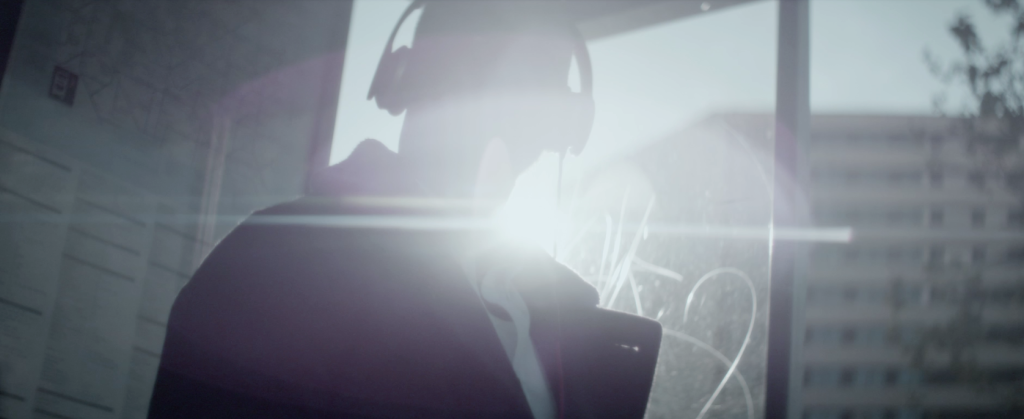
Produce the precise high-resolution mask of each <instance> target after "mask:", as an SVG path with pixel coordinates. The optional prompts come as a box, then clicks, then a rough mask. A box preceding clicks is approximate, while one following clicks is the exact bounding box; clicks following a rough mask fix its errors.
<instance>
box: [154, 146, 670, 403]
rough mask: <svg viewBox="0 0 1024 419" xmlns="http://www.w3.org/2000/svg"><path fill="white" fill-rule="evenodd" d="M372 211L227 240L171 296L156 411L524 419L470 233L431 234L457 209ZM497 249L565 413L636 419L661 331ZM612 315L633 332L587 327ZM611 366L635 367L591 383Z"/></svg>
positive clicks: (566, 274)
mask: <svg viewBox="0 0 1024 419" xmlns="http://www.w3.org/2000/svg"><path fill="white" fill-rule="evenodd" d="M363 154H366V152H365V151H364V152H363ZM371 160H372V159H371ZM383 160H385V161H386V160H387V158H383ZM354 163H358V161H354ZM350 166H352V164H350ZM369 166H373V165H372V164H370V165H369ZM350 172H351V171H350ZM355 172H356V173H358V172H360V170H355ZM350 177H351V176H350ZM356 179H357V183H364V182H362V181H361V180H359V177H358V176H356ZM389 188H391V187H384V188H383V189H385V190H386V189H389ZM343 189H344V188H343ZM397 189H399V190H400V189H402V188H401V187H399V188H397ZM378 198H381V197H378ZM383 198H387V197H386V196H385V197H383ZM384 201H387V199H384ZM367 202H369V203H370V204H367ZM375 202H378V203H379V202H380V200H374V199H369V200H366V199H358V198H357V197H354V196H346V195H345V194H344V193H340V194H339V193H336V194H335V196H332V197H326V198H325V197H311V198H304V199H300V200H297V201H293V202H291V203H287V204H282V205H279V206H276V207H272V208H270V209H267V210H264V211H260V212H258V213H256V214H255V215H253V216H252V217H251V218H250V219H249V220H247V221H246V222H245V223H243V224H242V225H241V226H240V227H238V228H237V229H236V230H235V231H233V232H232V233H231V234H229V235H228V237H227V238H225V239H224V240H223V242H222V243H220V244H219V245H218V246H217V248H216V249H215V250H214V252H213V253H212V254H211V255H210V256H209V258H207V260H206V261H205V262H204V264H203V265H202V267H200V269H199V270H198V271H197V273H196V275H195V276H194V277H193V279H192V281H191V282H190V283H189V284H188V286H186V287H185V289H184V290H183V291H182V293H181V295H180V296H179V298H178V300H177V301H176V303H175V306H174V308H173V310H172V313H171V318H170V321H169V324H168V334H167V340H166V343H165V347H164V356H163V360H162V363H161V367H160V372H159V376H158V379H157V384H156V387H155V390H154V396H153V401H152V403H151V410H150V417H151V418H153V419H162V418H172V417H173V418H183V417H189V418H202V417H217V418H226V417H247V418H254V417H255V418H258V417H289V418H296V417H336V416H337V417H413V416H415V417H490V418H495V417H498V418H500V417H508V418H529V417H531V413H530V407H529V405H528V404H527V402H526V399H525V398H524V396H523V392H522V389H521V388H520V384H519V381H518V379H517V377H516V374H515V372H514V371H513V368H512V366H511V364H510V363H509V359H508V358H507V357H506V354H505V351H504V350H503V348H502V346H501V342H500V340H499V339H498V337H497V334H496V332H495V330H494V327H493V326H492V324H491V321H490V320H489V319H488V315H487V308H485V307H484V304H483V303H482V302H481V299H480V297H479V296H478V294H477V293H476V292H475V291H474V289H473V287H472V286H471V285H470V280H469V279H468V278H466V275H465V272H464V270H463V269H462V258H463V257H465V253H463V252H462V250H464V249H466V240H467V239H468V238H470V237H473V233H471V232H468V231H466V230H458V229H456V230H451V229H445V228H440V229H432V228H423V227H425V226H426V227H429V225H428V224H429V223H430V222H436V223H437V225H439V226H449V227H450V226H451V225H452V224H457V222H458V221H459V220H460V219H459V218H455V217H453V216H452V215H451V214H447V215H446V214H439V213H436V212H430V211H426V212H425V211H422V210H409V209H408V207H403V206H383V207H382V206H380V205H376V204H374V203H375ZM382 222H383V223H384V224H382ZM424 222H426V223H427V224H424ZM453 222H454V223H453ZM353 223H355V224H358V225H362V226H363V227H353ZM388 223H390V225H391V226H390V227H387V226H386V224H388ZM403 223H406V224H403ZM367 226H369V227H367ZM403 226H404V227H403ZM410 226H417V228H408V227H410ZM499 253H500V254H499V255H497V257H496V258H495V259H497V260H501V261H503V262H502V263H509V262H511V263H516V264H518V265H520V266H527V267H529V269H528V270H527V271H525V272H524V273H523V275H522V276H523V277H525V278H529V279H530V280H529V281H525V282H523V283H522V284H519V292H520V293H521V294H522V295H523V296H524V299H525V300H526V301H527V305H528V306H529V309H530V312H531V314H533V315H532V316H531V324H530V335H531V337H532V338H533V341H534V345H535V347H536V351H537V355H538V359H539V361H540V363H541V364H542V367H543V369H544V371H545V375H546V378H547V379H548V381H549V382H550V383H552V388H553V389H554V392H555V393H556V394H555V396H556V398H557V399H558V400H559V405H560V406H559V410H560V412H561V413H562V415H561V416H563V417H593V415H591V414H585V413H586V412H587V411H589V410H591V409H590V408H586V407H585V406H583V405H587V406H591V408H594V409H598V408H600V409H601V410H604V411H605V412H604V413H614V412H615V410H614V409H612V410H608V409H604V408H601V406H600V404H594V403H593V399H606V403H608V402H615V406H620V407H621V408H622V409H625V410H623V412H633V413H634V414H633V415H630V416H636V412H639V414H640V415H642V413H643V407H644V405H645V404H646V395H647V392H648V391H649V388H650V379H651V377H652V376H653V368H654V362H655V360H656V358H657V342H658V341H659V340H660V327H659V326H658V325H657V323H654V322H651V321H648V320H643V319H639V318H635V317H632V316H626V315H623V314H614V315H613V314H610V313H607V312H604V311H602V310H598V309H596V308H595V305H596V303H597V294H596V291H595V290H594V289H593V288H592V287H590V286H589V285H587V284H586V283H585V282H583V281H582V279H580V278H579V277H578V276H576V275H575V274H573V273H572V272H571V271H569V270H568V269H566V268H565V267H563V266H561V265H559V264H557V263H555V262H554V261H553V260H551V259H550V258H549V257H546V255H543V254H538V253H537V252H531V251H524V252H512V251H499ZM486 259H487V258H486V257H484V258H482V259H481V260H486ZM485 263H486V262H485ZM603 315H604V316H613V317H614V316H626V317H623V318H622V319H620V320H622V321H626V322H627V323H629V326H628V327H623V328H621V329H623V330H629V331H628V332H627V335H634V334H635V335H636V336H626V335H623V336H620V337H621V339H620V337H615V336H605V335H607V333H605V334H603V335H602V333H597V331H596V330H590V329H593V327H591V326H589V325H591V324H594V325H596V324H601V325H610V326H611V327H614V324H613V323H614V322H615V321H612V322H608V321H606V320H607V319H605V320H602V321H599V322H592V321H590V319H595V318H597V317H600V316H603ZM601 327H604V326H601ZM593 336H604V338H607V339H612V340H615V339H619V340H622V342H619V341H617V340H616V341H615V342H616V343H612V341H608V342H605V343H607V344H601V343H595V342H596V341H592V339H591V337H593ZM633 341H636V342H644V343H643V345H644V346H643V352H642V353H640V352H639V351H638V350H635V349H633V348H632V347H633V346H636V345H635V344H633V343H630V342H633ZM598 347H600V348H598ZM601 348H603V349H601ZM581 354H583V355H582V356H581ZM606 361H608V362H611V363H612V365H608V366H607V367H610V368H613V369H614V368H619V367H621V368H625V369H626V370H625V371H622V372H615V371H611V372H610V373H611V374H619V376H618V377H616V378H617V379H618V381H620V383H616V384H612V385H611V386H605V387H601V388H592V387H590V385H589V384H587V383H586V382H587V381H589V380H588V379H587V378H586V377H585V375H586V374H593V373H594V372H587V370H590V369H594V368H593V367H596V365H593V364H594V363H600V362H606ZM622 361H625V363H623V362H622ZM630 370H632V372H631V371H630ZM595 371H596V369H595ZM591 378H593V377H591ZM629 386H631V387H632V389H630V387H629ZM616 389H620V390H616ZM608 392H610V394H605V393H608ZM634 393H635V394H634ZM573 406H576V407H573Z"/></svg>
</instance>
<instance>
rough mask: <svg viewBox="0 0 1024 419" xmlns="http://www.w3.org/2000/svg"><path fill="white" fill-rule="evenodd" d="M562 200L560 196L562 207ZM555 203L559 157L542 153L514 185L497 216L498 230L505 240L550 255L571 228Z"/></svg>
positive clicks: (564, 198) (556, 199)
mask: <svg viewBox="0 0 1024 419" xmlns="http://www.w3.org/2000/svg"><path fill="white" fill-rule="evenodd" d="M563 176H564V174H563ZM562 193H563V195H564V194H565V191H564V190H563V191H562ZM565 200H566V197H565V196H563V197H562V202H563V204H564V203H565ZM558 201H559V199H558V155H557V154H555V153H545V154H544V155H542V156H541V158H540V159H538V160H537V162H536V163H534V164H533V166H531V167H530V168H529V169H527V170H526V172H524V173H523V174H522V175H521V176H520V177H519V179H518V180H517V181H516V185H515V187H514V188H513V189H512V194H511V195H510V196H509V199H508V202H507V203H506V204H505V206H504V207H502V209H501V210H500V211H499V212H498V214H497V222H498V228H499V230H500V231H501V233H502V234H503V235H504V236H505V237H507V238H508V239H511V240H514V241H517V242H520V243H524V244H529V245H534V246H540V247H541V248H543V249H544V250H545V251H547V252H548V253H553V252H554V246H555V243H556V242H558V243H561V242H563V241H564V237H565V236H566V233H567V232H568V231H569V228H570V227H571V223H570V221H571V220H570V217H569V216H568V215H567V212H566V208H558V206H559V205H558Z"/></svg>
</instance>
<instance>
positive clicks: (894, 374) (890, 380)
mask: <svg viewBox="0 0 1024 419" xmlns="http://www.w3.org/2000/svg"><path fill="white" fill-rule="evenodd" d="M899 379H900V371H899V370H897V369H895V368H889V369H887V370H886V371H885V385H887V386H890V387H891V386H894V385H896V383H897V382H899Z"/></svg>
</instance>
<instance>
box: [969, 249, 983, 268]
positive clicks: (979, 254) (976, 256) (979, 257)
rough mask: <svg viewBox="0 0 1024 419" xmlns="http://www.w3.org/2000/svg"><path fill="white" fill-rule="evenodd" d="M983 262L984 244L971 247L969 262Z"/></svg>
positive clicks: (978, 263) (976, 263) (977, 263)
mask: <svg viewBox="0 0 1024 419" xmlns="http://www.w3.org/2000/svg"><path fill="white" fill-rule="evenodd" d="M984 262H985V246H982V245H978V246H974V247H973V248H971V263H973V264H975V265H980V264H982V263H984Z"/></svg>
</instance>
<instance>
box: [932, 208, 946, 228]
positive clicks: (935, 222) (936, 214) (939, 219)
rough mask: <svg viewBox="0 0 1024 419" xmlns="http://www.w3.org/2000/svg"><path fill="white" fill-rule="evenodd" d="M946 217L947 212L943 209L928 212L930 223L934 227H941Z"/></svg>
mask: <svg viewBox="0 0 1024 419" xmlns="http://www.w3.org/2000/svg"><path fill="white" fill-rule="evenodd" d="M945 218H946V214H945V213H943V212H942V210H940V209H933V210H932V211H931V213H929V214H928V225H930V226H932V227H940V226H942V223H943V222H945Z"/></svg>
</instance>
